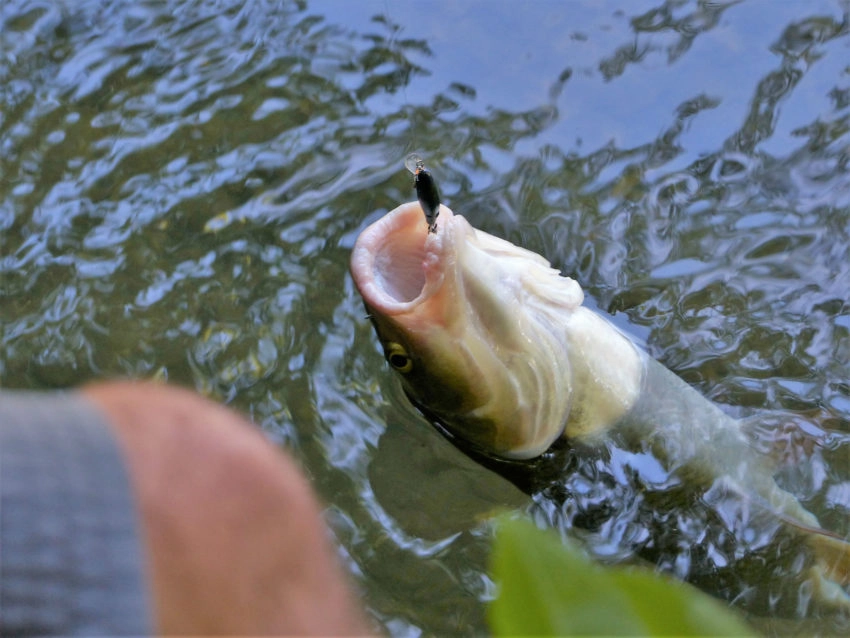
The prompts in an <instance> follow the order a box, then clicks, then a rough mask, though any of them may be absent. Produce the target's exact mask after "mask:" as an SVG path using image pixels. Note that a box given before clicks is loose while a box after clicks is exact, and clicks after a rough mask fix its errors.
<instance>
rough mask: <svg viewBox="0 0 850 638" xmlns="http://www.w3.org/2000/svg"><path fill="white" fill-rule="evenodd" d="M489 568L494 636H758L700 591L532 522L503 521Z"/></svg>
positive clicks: (731, 613) (491, 621) (491, 625)
mask: <svg viewBox="0 0 850 638" xmlns="http://www.w3.org/2000/svg"><path fill="white" fill-rule="evenodd" d="M492 570H493V575H494V577H495V579H496V581H497V583H498V584H499V588H500V592H499V596H498V598H497V599H496V600H495V601H494V602H493V603H492V604H491V606H490V609H489V621H490V627H491V629H492V630H493V633H494V634H495V635H496V636H517V635H557V636H569V635H582V636H587V635H620V636H629V635H631V636H668V635H671V634H675V635H700V636H706V635H712V636H752V635H754V634H753V632H752V630H751V629H750V628H749V627H748V626H747V625H746V624H745V623H744V622H743V620H741V619H740V618H739V617H738V616H737V615H735V613H734V612H733V611H732V610H731V609H730V608H729V607H727V606H725V605H723V604H722V603H720V602H719V601H717V600H715V599H714V598H711V597H710V596H708V595H706V594H704V593H702V592H701V591H699V590H698V589H696V588H694V587H692V586H690V585H687V584H686V583H682V582H680V581H675V580H672V579H670V578H667V577H664V576H661V575H659V574H656V573H654V572H651V571H648V570H641V569H638V568H618V567H602V566H599V565H597V564H595V563H593V562H592V561H591V560H590V559H588V558H587V557H585V556H584V555H582V554H581V553H580V552H579V551H577V550H576V549H574V548H571V547H570V546H569V545H566V544H564V543H562V542H561V540H560V539H559V538H558V537H557V536H556V535H555V534H553V533H552V532H544V531H542V530H539V529H537V528H536V527H534V525H532V524H531V523H529V522H528V521H520V520H515V519H508V518H505V519H502V520H501V521H500V523H499V526H498V530H497V533H496V541H495V545H494V547H493V555H492Z"/></svg>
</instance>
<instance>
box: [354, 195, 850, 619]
mask: <svg viewBox="0 0 850 638" xmlns="http://www.w3.org/2000/svg"><path fill="white" fill-rule="evenodd" d="M439 215H440V220H441V223H440V229H439V232H437V233H433V232H428V226H427V225H426V224H423V223H422V219H423V212H422V209H421V207H420V205H419V203H418V202H411V203H408V204H403V205H401V206H399V207H398V208H396V209H395V210H393V211H391V212H390V213H388V214H387V215H385V216H384V217H382V218H381V219H379V220H378V221H376V222H375V223H373V224H372V225H371V226H369V227H368V228H367V229H366V230H364V231H363V233H362V234H361V235H360V237H359V238H358V239H357V242H356V244H355V246H354V250H353V252H352V256H351V272H352V276H353V278H354V282H355V285H356V286H357V289H358V290H359V292H360V294H361V295H362V297H363V300H364V303H365V305H366V308H367V311H368V313H369V316H370V318H371V320H372V322H373V325H374V327H375V330H376V332H377V335H378V338H379V340H380V342H381V344H382V345H383V348H384V355H385V357H386V359H387V361H388V362H389V363H390V365H391V366H392V367H393V368H394V369H396V371H397V372H398V373H399V375H400V378H401V382H402V384H403V386H404V389H405V391H406V393H407V394H408V396H409V397H410V398H411V400H412V401H413V402H414V403H415V404H416V405H417V406H419V407H420V408H421V409H422V410H423V411H425V412H426V413H427V414H428V415H429V416H430V417H432V418H434V419H435V420H437V421H438V422H439V423H440V424H441V425H442V426H444V427H445V428H446V429H448V430H449V432H450V433H451V434H452V435H453V436H454V437H457V438H459V439H461V440H463V441H465V442H467V443H468V444H470V445H471V446H472V447H473V448H474V449H475V450H477V451H478V452H481V453H483V454H486V455H492V456H494V457H498V458H503V459H515V460H524V459H533V458H535V457H538V456H539V455H541V454H543V453H544V452H545V451H546V450H547V449H549V448H550V446H552V444H553V443H555V442H556V441H558V440H559V439H562V438H564V437H565V438H566V439H567V440H570V441H576V442H581V443H585V444H593V443H595V442H598V441H600V440H604V438H605V436H606V435H608V434H610V433H613V432H616V433H617V434H618V435H619V436H624V437H626V438H627V439H629V440H632V441H637V442H640V444H641V445H643V446H647V445H649V446H650V447H651V448H652V451H653V453H654V454H655V455H656V456H657V457H659V458H661V459H666V460H671V461H673V465H675V466H676V467H683V468H686V469H687V472H688V475H689V476H691V477H696V478H699V479H701V480H704V481H712V480H715V479H717V478H719V477H723V478H724V480H726V481H728V484H729V486H730V487H731V488H733V489H735V490H736V491H737V492H739V493H741V494H742V495H744V496H746V497H747V498H750V499H752V500H754V501H756V502H758V503H760V504H761V505H763V506H764V507H765V508H767V509H769V510H770V511H772V512H774V513H775V514H776V515H777V516H779V517H780V518H781V519H782V520H783V521H784V522H786V523H788V524H789V525H791V526H792V527H793V528H794V529H796V530H798V531H799V532H800V533H801V534H803V535H804V536H805V537H806V539H807V540H808V541H809V544H810V545H811V546H812V547H813V549H814V552H815V555H816V556H817V557H818V558H817V561H816V564H815V566H814V567H813V572H812V581H813V585H814V588H815V595H816V596H817V597H818V598H819V599H820V600H821V601H822V602H824V603H827V604H833V605H838V606H847V607H850V597H848V595H847V593H846V592H845V591H844V590H843V589H842V585H847V584H848V582H850V544H848V543H847V542H845V541H844V540H842V539H840V538H838V537H836V536H835V535H833V534H831V533H829V532H826V531H824V530H822V529H820V526H819V523H818V521H817V519H816V517H815V516H814V515H813V514H812V513H810V512H809V511H807V510H806V509H805V508H804V507H803V506H802V505H801V504H800V502H799V501H798V500H797V499H796V498H794V497H793V496H792V495H791V494H790V493H788V492H786V491H784V490H782V489H780V488H779V486H778V485H777V484H776V483H775V482H774V480H773V478H772V474H771V471H770V468H769V466H768V464H767V463H766V462H765V461H764V460H763V459H761V458H760V457H759V456H758V455H757V454H756V453H754V452H753V451H752V450H751V449H750V448H749V446H748V445H747V440H746V437H745V436H744V435H743V433H742V432H741V430H740V427H739V423H738V421H736V420H735V419H733V418H731V417H729V416H728V415H726V414H725V413H724V412H723V411H722V410H720V409H719V408H718V407H717V406H716V405H715V404H713V403H711V402H710V401H708V400H706V399H705V398H704V397H702V396H701V395H700V394H699V393H698V392H697V391H696V390H694V389H693V388H691V387H690V386H688V385H687V384H686V383H684V382H683V381H682V380H681V379H679V378H678V377H677V376H676V375H674V374H673V373H672V372H670V371H669V370H667V369H666V368H664V367H663V366H661V365H660V364H659V363H657V362H656V361H654V360H652V359H651V358H650V357H648V356H647V355H646V354H645V353H644V352H642V351H641V350H639V349H638V348H637V347H636V346H635V345H634V344H633V343H632V342H631V341H630V340H629V339H628V338H627V337H626V336H625V335H623V334H622V333H621V332H620V331H619V330H618V329H617V328H615V327H614V326H613V325H612V324H611V323H610V322H608V321H607V320H606V319H604V318H603V317H601V316H600V315H598V314H596V313H595V312H593V311H592V310H590V309H588V308H587V307H585V306H583V305H582V301H583V292H582V290H581V288H580V286H579V285H578V283H576V282H575V281H574V280H573V279H570V278H568V277H564V276H562V275H560V273H559V272H558V271H556V270H554V269H553V268H551V266H550V265H549V263H548V262H547V261H546V260H545V259H544V258H543V257H541V256H539V255H537V254H535V253H533V252H531V251H528V250H525V249H523V248H520V247H517V246H515V245H513V244H511V243H510V242H507V241H505V240H502V239H499V238H497V237H494V236H492V235H489V234H487V233H484V232H482V231H480V230H476V229H475V228H473V227H472V226H471V225H470V224H469V223H468V222H467V221H466V220H465V219H464V218H463V217H462V216H460V215H455V214H454V213H453V212H452V211H451V210H450V209H448V208H447V207H445V206H440V208H439Z"/></svg>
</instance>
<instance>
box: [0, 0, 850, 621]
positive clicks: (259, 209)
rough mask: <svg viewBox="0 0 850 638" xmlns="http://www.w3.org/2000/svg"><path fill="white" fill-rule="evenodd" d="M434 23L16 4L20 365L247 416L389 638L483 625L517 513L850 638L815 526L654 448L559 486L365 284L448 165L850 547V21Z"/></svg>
mask: <svg viewBox="0 0 850 638" xmlns="http://www.w3.org/2000/svg"><path fill="white" fill-rule="evenodd" d="M419 8H420V7H419V5H409V6H407V5H396V4H392V5H387V3H384V2H375V3H374V4H371V5H370V4H361V5H360V6H359V9H358V10H349V9H348V8H346V10H344V11H343V10H341V9H340V5H338V4H337V3H299V2H293V3H284V4H280V3H273V2H262V1H251V2H224V1H222V2H214V3H206V2H169V1H150V2H121V1H115V2H108V3H95V2H87V1H84V2H30V1H24V0H11V1H7V2H5V3H3V5H2V7H0V21H2V24H0V32H2V34H3V36H2V38H0V48H2V50H0V84H2V86H3V90H2V91H0V151H1V152H0V319H2V334H0V341H2V347H1V348H0V383H2V384H3V385H4V386H9V387H38V388H43V387H68V386H72V385H76V384H78V383H81V382H83V381H86V380H89V379H92V378H100V377H104V376H133V377H157V378H165V379H168V380H169V381H171V382H174V383H179V384H184V385H189V386H192V387H195V388H197V389H199V390H201V391H202V392H204V393H206V394H208V395H210V396H213V397H216V398H219V399H222V400H224V401H228V402H230V403H231V404H232V405H234V406H236V407H237V408H239V409H242V410H244V411H246V412H247V413H249V414H250V415H251V417H252V418H253V419H254V421H255V422H257V423H259V424H260V425H261V426H262V427H263V428H264V429H265V430H266V431H267V432H268V433H269V434H270V435H271V436H273V437H274V438H275V440H277V441H279V442H281V443H282V444H286V445H287V446H289V447H290V448H292V449H294V450H295V451H296V453H297V454H298V456H299V458H300V460H301V461H302V463H303V465H304V466H305V468H306V469H307V471H308V472H309V474H310V475H311V477H312V479H313V481H314V483H315V484H316V486H317V488H318V489H319V490H320V491H321V493H322V495H323V497H324V498H325V499H326V501H327V502H328V503H329V512H330V519H331V522H332V523H333V525H334V530H335V533H336V534H337V536H338V538H339V539H340V542H341V545H342V547H343V552H344V555H345V556H346V558H347V560H348V563H349V565H350V567H351V569H352V571H353V573H355V574H356V575H357V577H358V578H359V579H360V582H361V583H362V585H363V588H364V590H365V593H366V597H367V602H368V604H369V607H370V609H371V610H372V612H373V614H374V615H375V617H376V618H378V619H379V620H380V621H381V622H382V623H383V624H384V626H385V628H386V629H387V630H388V631H390V632H391V633H397V634H404V635H413V634H417V633H419V632H424V633H428V634H449V633H468V634H473V633H480V632H481V631H483V628H484V616H483V613H484V612H483V606H482V601H484V600H486V599H487V598H489V597H490V596H491V595H492V588H491V583H489V582H488V580H487V579H486V576H485V575H484V573H485V564H486V555H487V549H488V547H489V541H488V539H489V535H490V532H491V529H490V527H489V524H488V522H487V514H488V512H491V511H492V510H493V508H497V507H500V506H509V507H515V508H520V509H522V508H527V509H529V510H530V511H532V512H533V513H535V516H537V517H538V520H540V521H541V522H546V523H548V524H553V525H556V526H558V527H560V528H561V529H562V531H564V533H570V534H575V535H578V536H581V537H582V538H583V539H585V540H586V541H587V542H586V544H587V546H588V548H589V549H591V550H592V551H594V552H595V553H597V554H598V555H600V556H603V557H605V558H606V559H607V560H611V561H614V560H621V559H626V558H630V556H631V554H632V552H633V551H634V549H635V548H636V547H637V548H638V549H640V550H641V554H642V555H643V556H644V558H646V559H648V560H653V561H655V562H656V563H658V564H660V565H661V566H662V567H663V568H664V569H667V570H669V571H671V572H674V573H676V574H678V575H680V576H683V577H688V578H690V579H691V580H692V581H694V582H696V583H698V584H700V585H701V586H703V587H705V588H706V589H709V590H711V591H713V592H715V593H717V594H718V595H722V596H726V597H729V598H736V597H737V601H736V602H737V603H738V604H740V605H741V606H742V607H744V608H751V609H757V610H758V609H761V610H764V609H765V608H768V609H778V610H781V611H782V612H783V613H784V614H785V615H786V616H790V617H791V618H797V619H802V618H806V622H808V623H815V624H814V628H815V630H816V631H820V632H823V633H830V632H831V633H842V632H846V630H847V620H846V618H845V619H842V618H841V617H838V618H836V617H834V616H830V615H824V616H823V617H820V616H819V614H820V612H817V613H815V612H814V611H812V610H811V609H808V608H806V606H805V605H802V606H799V605H798V603H799V601H800V600H802V599H803V597H802V595H801V593H800V591H798V590H797V589H796V588H797V587H798V585H799V580H798V579H797V580H795V574H798V573H800V569H801V566H800V565H799V564H798V563H797V561H798V559H799V557H800V556H802V553H801V551H798V548H796V547H795V546H794V540H793V539H791V538H790V537H789V538H786V537H784V536H783V535H782V534H781V533H774V531H775V530H772V529H771V528H770V525H769V524H768V523H766V522H763V521H758V520H753V517H751V516H750V517H748V516H745V513H744V512H742V511H740V510H739V509H736V508H737V507H739V505H736V503H735V501H734V499H727V498H726V497H725V496H724V494H723V492H722V490H721V489H720V487H719V486H708V488H707V490H708V491H707V492H706V493H705V495H703V494H701V493H694V491H693V490H689V489H687V488H686V487H685V486H679V485H676V484H672V483H669V482H667V481H666V480H665V478H664V476H662V475H660V474H659V473H658V471H657V468H655V467H654V466H653V462H652V459H651V458H648V457H641V456H640V455H637V456H635V455H629V454H626V453H625V452H624V451H623V449H622V448H619V447H617V446H616V445H613V444H612V446H611V447H610V448H609V449H608V450H606V451H605V452H604V453H602V454H599V455H596V456H592V455H591V456H581V455H573V456H571V457H570V458H569V459H567V460H566V461H565V463H566V465H565V466H564V467H565V468H568V469H569V472H568V475H567V477H566V478H565V480H564V481H562V482H560V483H559V482H554V483H553V484H552V485H550V486H548V487H547V488H546V489H541V490H539V491H538V492H537V493H536V494H535V496H534V497H533V503H531V504H529V498H528V497H525V496H523V495H522V493H521V492H519V491H518V490H516V489H515V488H514V487H513V486H512V485H511V484H510V483H508V482H507V481H504V480H502V479H500V478H499V477H498V476H497V475H495V474H493V473H491V472H489V470H486V469H484V468H481V467H480V466H478V465H477V464H475V463H473V462H471V461H470V460H469V459H467V458H466V457H465V456H463V455H462V454H461V453H460V452H459V451H458V450H456V449H454V448H453V447H452V446H450V445H449V444H448V443H447V442H446V441H444V440H443V439H442V438H441V437H440V435H439V434H437V433H436V432H435V431H433V429H431V428H430V427H429V426H428V425H427V424H426V423H425V422H424V421H423V420H422V419H421V418H420V417H418V415H416V413H415V412H413V411H412V409H410V408H409V406H407V404H406V401H405V400H404V398H403V397H402V396H400V394H399V393H398V390H397V388H396V387H395V386H394V385H393V382H392V380H391V377H390V374H389V371H387V370H386V369H385V366H384V364H383V361H382V359H381V357H380V354H379V352H378V348H377V345H376V343H375V340H374V337H373V335H372V331H371V327H370V326H369V325H368V322H366V321H365V320H364V317H363V311H362V308H361V306H360V302H359V300H358V298H357V297H356V294H355V293H354V291H353V288H352V285H351V282H350V279H349V278H348V275H347V259H348V254H349V251H350V248H351V245H352V243H353V240H354V237H356V235H357V233H358V232H359V231H360V230H361V229H362V228H364V227H365V225H366V224H367V223H368V222H370V221H372V220H374V219H375V218H377V217H378V216H379V215H381V214H382V213H383V212H385V211H387V210H389V209H391V208H393V207H394V206H395V205H396V204H397V203H399V202H400V201H405V200H408V199H412V198H413V193H412V191H411V187H410V180H409V175H408V174H407V173H406V171H404V169H403V167H402V161H403V158H404V157H405V156H406V154H407V153H408V152H410V151H412V150H416V151H418V152H420V153H422V154H423V156H425V157H427V158H428V160H429V166H430V168H431V169H432V170H433V171H434V172H435V174H436V175H438V178H439V180H440V188H441V192H442V194H443V197H444V199H445V200H446V201H447V202H448V203H449V204H450V205H451V206H452V207H453V208H454V209H455V210H457V211H459V212H463V213H464V214H465V215H467V216H468V218H469V219H470V221H471V222H472V223H473V224H474V225H476V226H479V227H481V228H483V229H484V230H486V231H488V232H490V233H493V234H496V235H499V236H503V237H506V238H508V239H510V240H511V241H514V242H516V243H520V244H522V245H524V246H526V247H528V248H530V249H532V250H535V251H537V252H540V253H542V254H544V255H546V256H547V258H549V259H550V260H552V262H553V263H554V264H555V265H556V266H557V267H559V268H562V269H563V270H564V271H565V272H566V273H568V274H571V275H573V276H575V277H576V278H577V279H578V280H579V281H580V282H581V283H582V285H583V286H584V287H585V289H586V291H587V292H588V296H589V298H590V303H591V304H595V305H598V306H599V307H600V308H601V309H602V311H609V312H616V313H617V314H616V315H615V317H614V319H615V321H616V322H617V323H618V324H619V325H621V326H622V327H623V328H624V329H626V330H627V331H629V332H631V333H633V334H637V335H638V336H639V337H640V338H641V339H642V340H644V341H645V342H646V344H647V345H648V347H649V349H650V350H651V352H652V353H653V354H654V355H655V356H657V357H658V358H660V359H661V360H662V361H663V362H664V363H665V364H667V365H668V366H669V367H671V368H672V369H674V370H675V371H676V372H677V373H679V374H680V375H681V376H683V377H684V378H685V379H686V380H688V381H689V382H691V383H693V384H694V385H696V386H697V387H698V388H699V389H700V390H701V391H702V392H703V393H704V394H706V395H708V396H710V397H712V398H714V399H715V400H717V401H719V402H721V403H723V404H726V405H727V406H729V409H730V410H732V411H735V412H737V413H741V414H750V413H755V414H756V415H757V416H759V415H761V416H762V417H763V418H761V419H756V420H755V421H754V423H755V425H753V426H752V428H751V433H752V440H753V443H754V445H757V446H759V447H761V448H763V449H765V450H767V451H770V452H772V453H774V455H775V456H777V457H778V459H779V461H778V463H779V464H778V470H779V478H780V480H782V482H783V484H784V485H785V486H786V487H788V489H790V490H791V491H793V492H795V493H797V494H798V495H800V496H801V497H802V498H803V499H804V501H805V504H806V505H807V506H808V507H810V508H811V509H812V510H813V511H816V512H817V513H818V515H819V516H820V518H821V519H822V520H823V522H824V524H825V525H827V526H828V527H830V528H831V529H834V530H836V531H837V532H839V533H841V534H844V535H848V534H850V524H848V517H847V499H846V498H845V496H846V495H845V492H846V485H847V484H848V481H850V476H848V474H847V471H848V470H847V468H848V467H850V445H848V441H847V437H848V435H850V426H848V423H850V386H848V384H847V381H846V379H847V364H848V361H850V305H849V304H848V300H847V285H846V282H847V281H850V272H848V269H850V265H848V260H847V251H848V246H850V223H848V219H850V215H848V209H850V180H848V179H847V152H846V149H847V144H848V133H847V131H848V117H850V112H848V105H850V100H848V98H847V95H848V90H850V88H848V87H850V85H849V84H848V80H847V72H846V67H847V62H846V58H847V56H846V51H847V46H848V27H847V25H848V18H847V15H846V9H845V8H843V6H842V5H840V4H838V3H823V5H822V6H821V5H803V4H799V3H769V5H768V4H767V3H765V2H758V1H751V2H742V3H697V2H690V3H680V2H660V1H658V0H646V1H643V2H640V3H624V4H622V5H619V6H618V5H615V4H613V3H596V2H594V3H571V4H570V5H568V6H566V7H558V6H555V5H551V4H547V3H541V4H532V5H528V6H527V7H524V10H523V12H517V11H515V9H514V8H512V7H511V6H509V5H502V4H500V3H498V2H496V3H493V2H489V3H486V4H470V3H460V4H458V3H440V2H436V1H434V2H431V3H429V7H428V9H429V10H428V11H421V10H419ZM767 409H770V410H772V412H763V411H765V410H767ZM750 533H751V534H752V535H751V536H750V535H748V534H750ZM743 548H746V549H747V550H749V551H747V552H745V553H744V554H743V555H742V554H741V551H742V549H743ZM777 556H779V557H780V559H781V560H778V561H777V558H776V557H777ZM803 559H805V557H804V556H803ZM765 583H768V584H765ZM798 607H799V608H798ZM817 623H820V624H817ZM804 627H806V628H812V625H811V624H809V625H804ZM770 630H771V631H779V632H782V631H789V629H788V628H783V627H781V626H780V627H775V626H771V627H770ZM790 631H793V627H792V629H791V630H790Z"/></svg>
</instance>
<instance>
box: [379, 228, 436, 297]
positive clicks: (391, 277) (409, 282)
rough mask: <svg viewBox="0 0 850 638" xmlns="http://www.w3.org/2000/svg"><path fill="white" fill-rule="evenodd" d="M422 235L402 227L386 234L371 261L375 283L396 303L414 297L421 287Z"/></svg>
mask: <svg viewBox="0 0 850 638" xmlns="http://www.w3.org/2000/svg"><path fill="white" fill-rule="evenodd" d="M425 239H426V235H424V234H423V233H420V232H415V230H414V229H412V228H408V229H402V231H400V232H396V233H392V234H390V235H389V236H388V237H387V241H386V243H385V244H384V245H383V246H382V247H381V249H380V250H379V251H378V254H377V255H376V256H375V262H374V271H373V274H374V277H375V284H376V285H377V286H378V287H379V288H380V289H381V290H382V291H383V292H384V294H386V295H387V296H388V297H391V298H392V299H393V301H395V302H397V303H407V302H410V301H413V300H414V299H416V298H417V297H418V296H419V295H420V294H421V293H422V290H423V289H424V288H425V270H424V269H423V263H424V261H425V255H426V251H425Z"/></svg>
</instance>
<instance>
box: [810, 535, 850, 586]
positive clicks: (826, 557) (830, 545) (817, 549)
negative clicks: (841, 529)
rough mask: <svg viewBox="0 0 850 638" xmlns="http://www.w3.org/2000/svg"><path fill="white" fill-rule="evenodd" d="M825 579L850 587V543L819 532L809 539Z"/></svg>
mask: <svg viewBox="0 0 850 638" xmlns="http://www.w3.org/2000/svg"><path fill="white" fill-rule="evenodd" d="M808 543H809V546H810V547H811V548H812V549H813V550H814V553H815V558H816V560H817V565H816V567H818V568H820V569H821V571H822V572H823V575H824V577H826V578H827V579H829V580H831V581H833V582H836V583H839V584H841V585H843V586H847V585H850V543H848V542H847V541H846V540H844V539H843V538H840V537H838V536H835V535H833V534H830V533H829V532H824V531H823V530H819V531H818V532H817V533H813V534H810V535H809V537H808Z"/></svg>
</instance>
